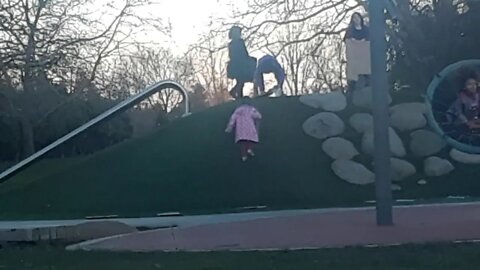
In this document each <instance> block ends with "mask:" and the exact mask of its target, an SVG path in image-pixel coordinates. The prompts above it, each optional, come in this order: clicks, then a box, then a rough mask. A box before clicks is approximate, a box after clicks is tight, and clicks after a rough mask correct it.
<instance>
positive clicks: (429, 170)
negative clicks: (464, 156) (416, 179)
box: [424, 157, 455, 176]
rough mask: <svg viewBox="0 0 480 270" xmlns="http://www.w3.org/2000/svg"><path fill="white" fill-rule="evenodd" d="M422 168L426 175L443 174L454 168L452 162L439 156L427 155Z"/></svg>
mask: <svg viewBox="0 0 480 270" xmlns="http://www.w3.org/2000/svg"><path fill="white" fill-rule="evenodd" d="M424 170H425V174H426V175H427V176H443V175H447V174H449V173H451V172H452V171H453V170H455V167H453V165H452V163H450V161H448V160H446V159H441V158H439V157H429V158H427V159H426V160H425V162H424Z"/></svg>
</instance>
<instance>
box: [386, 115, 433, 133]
mask: <svg viewBox="0 0 480 270" xmlns="http://www.w3.org/2000/svg"><path fill="white" fill-rule="evenodd" d="M390 124H391V125H392V127H394V128H395V129H397V130H398V131H411V130H415V129H419V128H423V127H425V126H426V125H427V118H425V115H423V114H419V113H416V112H413V111H412V112H410V111H399V112H395V113H393V114H392V115H391V116H390Z"/></svg>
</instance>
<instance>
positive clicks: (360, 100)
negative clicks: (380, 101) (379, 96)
mask: <svg viewBox="0 0 480 270" xmlns="http://www.w3.org/2000/svg"><path fill="white" fill-rule="evenodd" d="M385 91H388V90H387V89H385ZM372 97H373V90H372V88H371V87H365V88H363V89H359V90H355V91H354V92H353V104H354V105H355V106H357V107H361V108H366V109H371V108H372V104H373V102H372ZM390 103H392V97H391V96H390V94H389V95H388V104H390Z"/></svg>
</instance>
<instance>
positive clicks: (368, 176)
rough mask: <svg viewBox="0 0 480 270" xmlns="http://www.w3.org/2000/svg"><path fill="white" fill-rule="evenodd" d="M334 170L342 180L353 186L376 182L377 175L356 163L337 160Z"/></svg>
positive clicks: (333, 164) (334, 163) (333, 165)
mask: <svg viewBox="0 0 480 270" xmlns="http://www.w3.org/2000/svg"><path fill="white" fill-rule="evenodd" d="M332 170H333V172H334V173H335V174H336V175H337V176H338V177H340V178H341V179H342V180H345V181H347V182H348V183H351V184H355V185H368V184H372V183H374V182H375V175H374V174H373V173H372V172H371V171H370V170H368V169H367V168H366V167H365V166H363V165H362V164H360V163H358V162H355V161H351V160H336V161H334V162H333V163H332Z"/></svg>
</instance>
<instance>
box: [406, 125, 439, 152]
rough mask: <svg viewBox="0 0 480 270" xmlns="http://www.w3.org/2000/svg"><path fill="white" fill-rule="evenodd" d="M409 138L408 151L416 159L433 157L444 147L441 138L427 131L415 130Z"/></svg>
mask: <svg viewBox="0 0 480 270" xmlns="http://www.w3.org/2000/svg"><path fill="white" fill-rule="evenodd" d="M410 137H411V140H410V150H411V151H412V153H413V154H414V155H415V156H417V157H427V156H431V155H435V154H437V153H438V152H440V151H441V150H442V149H443V148H444V147H445V146H446V143H445V141H444V140H443V139H442V137H440V136H439V135H437V134H436V133H433V132H431V131H429V130H417V131H415V132H413V133H412V134H411V135H410Z"/></svg>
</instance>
